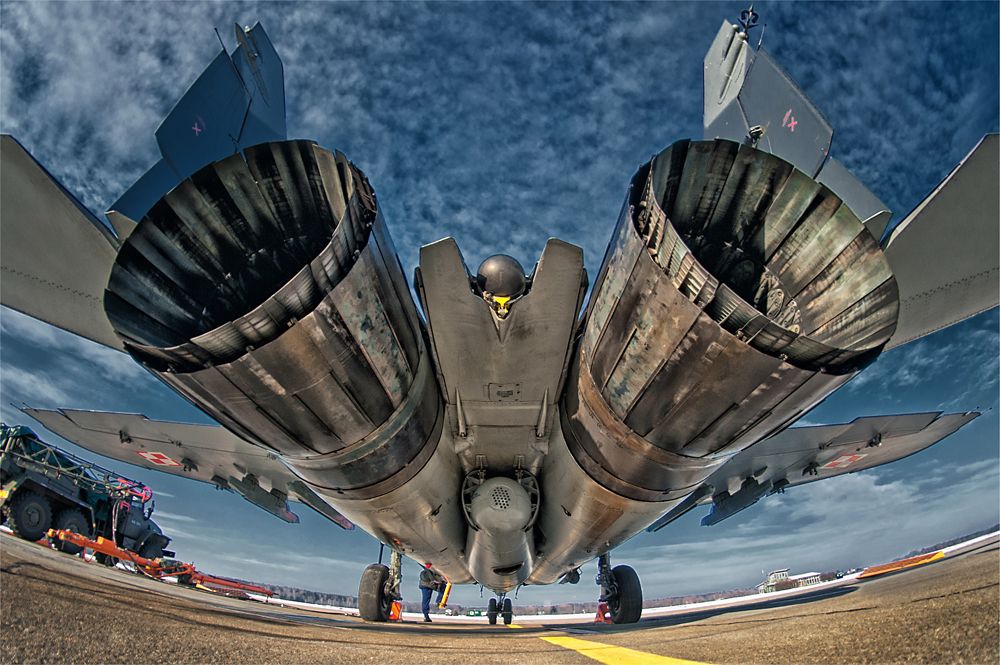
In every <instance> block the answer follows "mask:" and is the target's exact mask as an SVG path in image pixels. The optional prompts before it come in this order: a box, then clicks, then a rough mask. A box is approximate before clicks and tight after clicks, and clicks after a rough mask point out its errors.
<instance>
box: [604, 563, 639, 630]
mask: <svg viewBox="0 0 1000 665" xmlns="http://www.w3.org/2000/svg"><path fill="white" fill-rule="evenodd" d="M611 576H612V577H613V578H614V580H615V585H616V586H617V587H618V593H616V594H615V595H614V596H612V597H611V599H610V600H609V601H608V609H609V610H610V611H611V620H612V621H613V622H614V623H635V622H636V621H638V620H639V616H640V615H641V614H642V584H641V583H640V582H639V576H638V575H636V574H635V571H634V570H632V568H631V567H629V566H615V568H614V569H613V570H612V571H611Z"/></svg>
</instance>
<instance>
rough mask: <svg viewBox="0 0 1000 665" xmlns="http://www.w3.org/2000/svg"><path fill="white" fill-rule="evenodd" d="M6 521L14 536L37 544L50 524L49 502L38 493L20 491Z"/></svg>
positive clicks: (50, 511)
mask: <svg viewBox="0 0 1000 665" xmlns="http://www.w3.org/2000/svg"><path fill="white" fill-rule="evenodd" d="M7 520H8V521H9V522H10V530H11V531H13V532H14V535H16V536H18V537H19V538H24V539H25V540H30V541H32V542H37V541H39V540H41V539H42V536H44V535H45V533H46V532H47V531H48V530H49V527H50V526H51V524H52V508H51V507H50V506H49V500H48V499H46V498H45V497H44V496H42V495H41V494H39V493H38V492H33V491H31V490H21V491H20V492H18V493H17V497H16V498H15V499H14V505H12V506H11V507H10V515H9V516H8V518H7Z"/></svg>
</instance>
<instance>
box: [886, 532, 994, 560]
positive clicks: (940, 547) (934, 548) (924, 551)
mask: <svg viewBox="0 0 1000 665" xmlns="http://www.w3.org/2000/svg"><path fill="white" fill-rule="evenodd" d="M997 530H1000V524H994V525H993V526H991V527H990V528H989V529H983V530H981V531H976V532H975V533H970V534H969V535H967V536H961V537H959V538H952V539H951V540H946V541H945V542H943V543H938V544H937V545H933V546H931V547H925V548H923V549H920V550H913V551H912V552H910V553H909V554H907V555H906V556H902V557H899V559H895V561H899V560H900V559H909V558H910V557H914V556H920V555H921V554H929V553H930V552H937V551H938V550H943V549H944V548H946V547H951V546H952V545H958V544H959V543H964V542H965V541H967V540H972V539H973V538H978V537H979V536H985V535H986V534H988V533H993V532H995V531H997Z"/></svg>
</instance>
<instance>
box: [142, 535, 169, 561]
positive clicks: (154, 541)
mask: <svg viewBox="0 0 1000 665" xmlns="http://www.w3.org/2000/svg"><path fill="white" fill-rule="evenodd" d="M159 541H160V539H159V538H150V539H149V540H147V541H146V542H145V543H143V544H142V547H140V548H139V552H138V554H139V556H141V557H142V558H143V559H159V558H160V557H161V556H163V546H162V545H160V542H159Z"/></svg>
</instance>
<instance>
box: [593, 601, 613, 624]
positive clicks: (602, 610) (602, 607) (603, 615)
mask: <svg viewBox="0 0 1000 665" xmlns="http://www.w3.org/2000/svg"><path fill="white" fill-rule="evenodd" d="M594 623H614V621H613V620H612V619H611V617H610V616H608V604H607V603H600V604H599V605H598V606H597V616H595V617H594Z"/></svg>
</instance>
